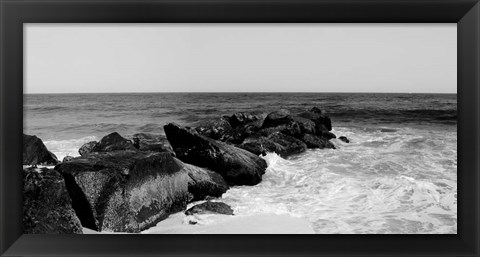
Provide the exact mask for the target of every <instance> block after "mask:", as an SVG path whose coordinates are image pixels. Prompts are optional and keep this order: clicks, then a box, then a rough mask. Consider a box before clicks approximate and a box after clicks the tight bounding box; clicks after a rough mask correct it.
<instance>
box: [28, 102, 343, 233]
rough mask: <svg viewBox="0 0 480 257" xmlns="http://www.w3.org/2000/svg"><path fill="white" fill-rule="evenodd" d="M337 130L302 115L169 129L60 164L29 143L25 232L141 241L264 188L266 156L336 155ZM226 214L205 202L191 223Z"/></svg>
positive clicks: (108, 139) (315, 114) (244, 117)
mask: <svg viewBox="0 0 480 257" xmlns="http://www.w3.org/2000/svg"><path fill="white" fill-rule="evenodd" d="M331 130H332V124H331V120H330V118H329V117H328V116H327V115H325V114H323V113H322V111H321V110H320V109H319V108H316V107H314V108H312V109H311V110H309V111H306V112H302V113H298V114H292V113H290V112H289V111H287V110H279V111H276V112H272V113H269V114H268V115H266V114H258V115H257V114H251V113H236V114H233V115H232V116H224V117H221V118H219V119H217V120H211V121H206V122H204V123H203V124H201V125H200V126H197V127H195V128H190V127H182V126H180V125H177V124H175V123H169V124H167V125H165V126H164V131H165V135H166V136H163V135H151V134H144V133H138V134H134V135H132V136H126V137H122V136H121V135H120V134H118V133H116V132H114V133H111V134H109V135H106V136H105V137H103V138H102V139H101V140H100V141H98V142H95V141H93V142H89V143H86V144H84V145H83V146H82V147H81V148H80V149H79V154H80V156H79V157H71V156H67V157H65V158H64V159H63V161H61V162H60V161H58V160H57V158H56V156H55V155H54V154H53V153H51V152H49V151H48V149H47V148H46V147H45V145H44V144H43V142H42V141H41V139H39V138H37V137H36V136H29V135H25V134H24V146H23V149H24V150H23V151H24V152H23V165H32V166H33V167H29V168H24V170H23V173H24V208H23V212H24V219H23V220H24V232H25V233H82V227H85V228H88V229H92V230H95V231H113V232H129V233H138V232H140V231H143V230H146V229H148V228H151V227H153V226H156V225H157V223H158V222H160V221H162V220H164V219H166V218H167V217H168V216H169V215H170V214H173V213H177V212H182V211H186V207H187V204H189V203H191V202H194V201H200V200H211V199H218V200H221V196H222V194H223V193H225V192H226V191H227V190H228V189H229V188H230V187H231V186H238V185H249V186H253V185H256V184H258V183H260V182H261V181H262V175H263V174H264V173H265V170H266V168H267V163H266V162H265V160H264V159H262V158H261V157H260V155H264V154H266V153H267V152H275V153H277V154H278V155H280V156H282V157H284V158H285V157H288V156H291V155H294V154H299V153H302V152H304V151H306V149H308V148H320V149H324V148H329V149H335V146H334V145H333V144H332V143H331V142H330V141H329V140H330V139H332V138H336V135H334V134H333V133H332V132H331ZM340 138H341V140H342V141H344V142H347V141H348V139H347V138H345V137H340ZM340 138H339V139H340ZM36 165H47V166H53V165H55V166H54V167H53V169H52V168H41V169H38V168H35V167H36ZM230 211H231V209H230V207H228V205H227V206H225V205H224V204H223V203H221V202H210V201H207V202H206V203H204V204H200V205H197V206H194V207H193V208H191V209H189V210H187V211H186V213H187V214H193V213H200V214H201V213H205V212H208V213H212V212H214V213H215V212H219V213H224V214H229V215H233V211H232V212H230Z"/></svg>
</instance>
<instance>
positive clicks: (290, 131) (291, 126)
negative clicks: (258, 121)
mask: <svg viewBox="0 0 480 257" xmlns="http://www.w3.org/2000/svg"><path fill="white" fill-rule="evenodd" d="M262 130H264V132H261V133H263V134H265V133H267V134H269V133H272V132H274V131H278V132H281V133H283V134H286V135H289V136H293V137H299V136H301V135H302V134H304V133H311V134H314V133H315V132H316V124H315V122H313V121H311V120H309V119H306V118H303V117H299V116H292V115H290V113H289V112H288V111H286V110H280V111H276V112H272V113H270V114H268V115H267V117H266V118H265V120H264V122H263V125H262Z"/></svg>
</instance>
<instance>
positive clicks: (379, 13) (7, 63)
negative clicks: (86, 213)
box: [0, 0, 480, 256]
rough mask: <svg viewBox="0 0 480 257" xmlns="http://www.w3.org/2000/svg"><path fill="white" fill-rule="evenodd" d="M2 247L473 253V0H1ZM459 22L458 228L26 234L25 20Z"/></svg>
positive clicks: (479, 13)
mask: <svg viewBox="0 0 480 257" xmlns="http://www.w3.org/2000/svg"><path fill="white" fill-rule="evenodd" d="M0 17H1V53H0V56H1V74H0V79H1V87H0V97H1V100H0V103H1V112H0V115H1V116H0V124H1V137H0V156H1V159H0V161H1V166H0V169H1V170H0V183H1V196H0V254H1V255H2V256H479V253H480V246H479V242H480V237H479V231H480V230H479V224H480V222H479V217H480V212H479V203H480V197H479V195H480V193H479V192H480V191H479V185H480V181H479V177H480V176H479V159H480V158H479V157H480V155H479V131H480V129H479V123H480V115H479V114H480V113H479V111H480V104H479V103H480V101H479V88H480V87H479V71H480V4H479V2H478V0H383V1H381V0H317V1H313V0H257V1H253V0H228V1H227V0H139V1H134V0H117V1H108V0H107V1H105V0H97V1H93V0H63V1H59V0H50V1H47V0H0ZM163 22H172V23H179V22H181V23H198V22H201V23H211V22H212V23H217V22H222V23H239V22H242V23H243V22H246V23H263V22H267V23H317V22H320V23H350V22H359V23H377V22H381V23H400V22H401V23H403V22H406V23H412V22H414V23H457V25H458V34H457V40H458V73H457V74H458V234H457V235H268V236H267V235H229V236H224V235H58V236H57V235H27V234H25V235H23V234H22V224H21V222H22V195H21V192H22V190H21V187H22V176H21V172H20V171H21V170H22V168H21V163H22V162H21V152H22V143H21V142H22V131H23V57H24V56H23V33H24V32H23V24H24V23H163Z"/></svg>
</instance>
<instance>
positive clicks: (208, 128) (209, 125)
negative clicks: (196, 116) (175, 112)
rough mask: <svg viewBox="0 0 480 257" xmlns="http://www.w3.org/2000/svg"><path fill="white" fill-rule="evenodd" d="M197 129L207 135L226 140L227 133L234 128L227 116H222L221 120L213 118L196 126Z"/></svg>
mask: <svg viewBox="0 0 480 257" xmlns="http://www.w3.org/2000/svg"><path fill="white" fill-rule="evenodd" d="M195 130H196V131H197V132H198V133H199V134H201V135H203V136H206V137H209V138H212V139H215V140H220V141H225V140H226V139H225V135H226V134H227V133H228V132H229V131H231V130H232V126H231V125H230V122H228V120H227V118H223V117H222V118H221V119H219V120H211V121H207V122H204V123H203V124H202V125H200V126H198V127H196V128H195Z"/></svg>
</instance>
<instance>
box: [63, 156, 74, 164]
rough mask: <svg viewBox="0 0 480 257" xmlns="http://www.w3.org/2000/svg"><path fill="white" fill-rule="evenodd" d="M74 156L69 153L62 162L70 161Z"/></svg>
mask: <svg viewBox="0 0 480 257" xmlns="http://www.w3.org/2000/svg"><path fill="white" fill-rule="evenodd" d="M74 158H75V157H73V156H69V155H67V156H65V157H63V160H62V162H69V161H71V160H73V159H74Z"/></svg>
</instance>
